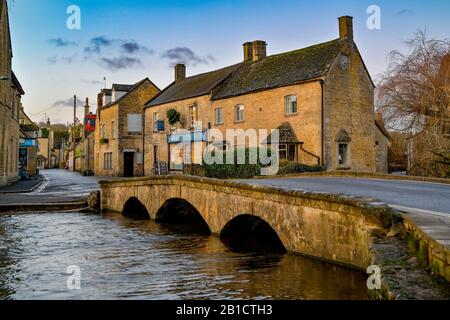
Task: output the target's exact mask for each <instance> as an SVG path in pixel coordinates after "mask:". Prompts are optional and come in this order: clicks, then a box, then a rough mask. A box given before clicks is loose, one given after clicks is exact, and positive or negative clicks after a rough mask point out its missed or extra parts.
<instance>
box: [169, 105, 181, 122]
mask: <svg viewBox="0 0 450 320" xmlns="http://www.w3.org/2000/svg"><path fill="white" fill-rule="evenodd" d="M180 118H181V114H180V113H179V112H178V111H177V110H175V109H169V110H167V119H168V121H169V124H170V125H171V126H173V125H175V124H176V123H177V122H180Z"/></svg>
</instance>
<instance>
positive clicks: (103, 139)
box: [100, 138, 109, 145]
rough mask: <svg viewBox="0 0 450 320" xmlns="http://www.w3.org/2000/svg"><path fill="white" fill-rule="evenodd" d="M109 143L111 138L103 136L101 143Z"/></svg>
mask: <svg viewBox="0 0 450 320" xmlns="http://www.w3.org/2000/svg"><path fill="white" fill-rule="evenodd" d="M108 143H109V139H107V138H101V139H100V144H101V145H104V144H108Z"/></svg>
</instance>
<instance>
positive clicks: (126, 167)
mask: <svg viewBox="0 0 450 320" xmlns="http://www.w3.org/2000/svg"><path fill="white" fill-rule="evenodd" d="M123 176H124V177H126V178H131V177H134V152H124V154H123Z"/></svg>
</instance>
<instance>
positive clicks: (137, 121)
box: [127, 113, 142, 133]
mask: <svg viewBox="0 0 450 320" xmlns="http://www.w3.org/2000/svg"><path fill="white" fill-rule="evenodd" d="M127 128H128V132H131V133H140V132H142V115H141V114H140V113H129V114H128V115H127Z"/></svg>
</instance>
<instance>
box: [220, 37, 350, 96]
mask: <svg viewBox="0 0 450 320" xmlns="http://www.w3.org/2000/svg"><path fill="white" fill-rule="evenodd" d="M344 43H345V39H336V40H332V41H329V42H325V43H321V44H317V45H314V46H311V47H307V48H303V49H299V50H294V51H290V52H285V53H281V54H276V55H272V56H268V57H266V58H263V59H261V60H259V61H257V62H254V63H251V62H245V63H242V65H241V67H240V68H239V69H238V70H237V71H236V72H235V73H234V74H233V75H232V76H231V77H229V78H228V79H227V80H226V81H225V82H224V84H223V85H222V86H221V87H220V88H218V90H217V91H216V92H215V93H214V95H213V97H212V99H213V100H218V99H223V98H228V97H233V96H238V95H242V94H246V93H250V92H254V91H260V90H266V89H272V88H277V87H282V86H286V85H290V84H294V83H298V82H301V81H305V80H310V79H314V78H318V77H320V76H323V75H325V74H326V73H327V72H328V70H329V69H330V67H331V65H332V63H333V61H334V60H335V58H336V57H337V55H338V54H339V53H340V52H341V49H342V47H343V45H344Z"/></svg>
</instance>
